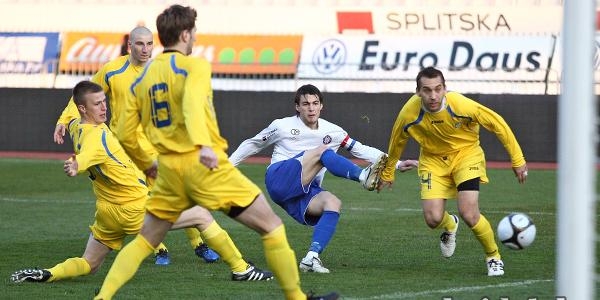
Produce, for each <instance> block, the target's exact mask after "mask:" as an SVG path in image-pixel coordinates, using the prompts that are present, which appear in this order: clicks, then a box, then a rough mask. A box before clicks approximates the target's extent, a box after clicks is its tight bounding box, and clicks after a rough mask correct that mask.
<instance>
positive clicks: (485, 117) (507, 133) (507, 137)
mask: <svg viewBox="0 0 600 300" xmlns="http://www.w3.org/2000/svg"><path fill="white" fill-rule="evenodd" d="M476 117H477V121H478V122H479V124H481V126H483V127H484V128H485V129H487V130H488V131H490V132H492V133H494V134H495V135H496V137H497V138H498V140H500V142H501V143H502V145H503V146H504V149H506V151H507V152H508V155H509V156H510V160H511V164H512V166H513V167H520V166H522V165H524V164H525V157H524V155H523V151H522V150H521V147H520V146H519V143H518V142H517V138H516V137H515V135H514V133H513V132H512V130H511V129H510V127H509V126H508V124H507V123H506V121H505V120H504V118H502V117H501V116H500V115H499V114H498V113H496V112H494V111H493V110H491V109H489V108H487V107H485V106H483V105H477V114H476Z"/></svg>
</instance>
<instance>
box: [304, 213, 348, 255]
mask: <svg viewBox="0 0 600 300" xmlns="http://www.w3.org/2000/svg"><path fill="white" fill-rule="evenodd" d="M339 219H340V213H338V212H336V211H330V210H326V211H324V212H323V215H321V218H320V219H319V222H317V225H315V231H314V232H313V237H312V243H311V245H310V248H309V249H308V250H309V251H315V252H317V253H321V252H323V250H325V247H327V244H329V241H331V238H332V237H333V234H334V233H335V227H336V226H337V223H338V221H339Z"/></svg>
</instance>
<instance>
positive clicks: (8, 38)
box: [0, 32, 60, 74]
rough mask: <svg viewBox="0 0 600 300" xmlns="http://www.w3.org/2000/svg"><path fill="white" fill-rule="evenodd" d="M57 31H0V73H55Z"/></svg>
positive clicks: (57, 45) (57, 50)
mask: <svg viewBox="0 0 600 300" xmlns="http://www.w3.org/2000/svg"><path fill="white" fill-rule="evenodd" d="M59 49H60V47H59V33H58V32H35V33H34V32H0V74H42V73H55V72H56V65H57V61H58V55H59Z"/></svg>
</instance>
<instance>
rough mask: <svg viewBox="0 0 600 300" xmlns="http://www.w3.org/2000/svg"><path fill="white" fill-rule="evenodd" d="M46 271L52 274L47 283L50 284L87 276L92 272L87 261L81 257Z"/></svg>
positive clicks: (70, 259) (73, 258) (68, 260)
mask: <svg viewBox="0 0 600 300" xmlns="http://www.w3.org/2000/svg"><path fill="white" fill-rule="evenodd" d="M48 271H50V273H52V276H51V277H50V278H49V279H48V282H52V281H58V280H62V279H67V278H73V277H77V276H84V275H88V274H90V272H91V271H92V268H91V267H90V264H89V263H88V262H87V260H85V259H83V258H81V257H72V258H69V259H67V260H65V261H64V262H61V263H60V264H57V265H56V266H54V267H52V268H50V269H48Z"/></svg>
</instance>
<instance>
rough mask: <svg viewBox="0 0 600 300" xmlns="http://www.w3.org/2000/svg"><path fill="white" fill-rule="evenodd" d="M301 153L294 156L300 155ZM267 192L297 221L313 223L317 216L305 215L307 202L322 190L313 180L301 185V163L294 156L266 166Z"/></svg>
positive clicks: (316, 220)
mask: <svg viewBox="0 0 600 300" xmlns="http://www.w3.org/2000/svg"><path fill="white" fill-rule="evenodd" d="M302 154H303V153H301V154H299V155H298V156H296V157H299V156H302ZM265 185H266V186H267V192H268V193H269V196H270V197H271V200H273V202H275V203H277V205H279V206H281V208H283V209H284V210H285V211H286V212H287V213H288V214H289V215H290V216H291V217H292V218H294V219H295V220H296V221H298V223H300V224H304V225H311V226H312V225H315V224H317V222H318V221H319V219H320V217H319V216H315V217H312V216H307V215H306V210H307V209H308V204H310V201H311V200H312V198H313V197H314V196H316V195H317V194H319V193H320V192H322V191H323V189H322V188H321V187H320V186H319V184H318V183H317V182H315V180H313V181H312V182H311V183H310V184H309V185H308V186H307V187H303V186H302V164H301V163H300V161H298V160H297V159H296V158H291V159H288V160H284V161H280V162H277V163H274V164H272V165H271V166H269V168H267V174H266V176H265Z"/></svg>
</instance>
